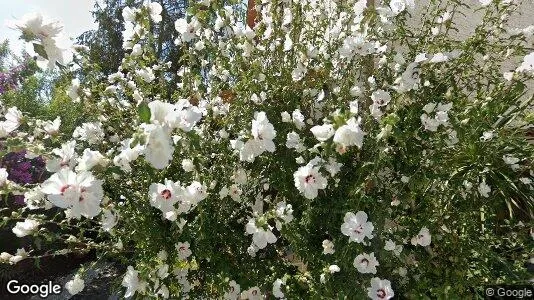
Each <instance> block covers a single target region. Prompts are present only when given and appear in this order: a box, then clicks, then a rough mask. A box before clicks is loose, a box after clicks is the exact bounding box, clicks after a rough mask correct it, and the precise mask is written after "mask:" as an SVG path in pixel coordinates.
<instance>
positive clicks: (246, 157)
mask: <svg viewBox="0 0 534 300" xmlns="http://www.w3.org/2000/svg"><path fill="white" fill-rule="evenodd" d="M250 134H251V135H252V137H251V138H250V139H248V140H247V141H245V142H243V141H242V139H240V138H238V139H236V140H231V145H232V148H233V149H235V150H236V151H237V152H238V153H239V159H240V160H243V161H248V162H253V161H254V159H256V157H258V156H260V155H261V154H262V153H264V152H265V151H267V152H274V151H275V149H276V147H275V144H274V142H273V139H274V138H275V137H276V130H274V127H273V124H271V123H270V122H269V119H267V115H266V114H265V112H263V111H262V112H258V113H255V114H254V120H252V129H251V130H250Z"/></svg>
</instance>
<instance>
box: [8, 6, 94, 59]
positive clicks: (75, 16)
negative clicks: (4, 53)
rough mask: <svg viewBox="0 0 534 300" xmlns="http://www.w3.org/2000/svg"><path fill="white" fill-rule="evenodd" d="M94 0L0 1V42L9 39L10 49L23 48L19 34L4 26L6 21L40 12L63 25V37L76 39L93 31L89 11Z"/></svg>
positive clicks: (17, 49)
mask: <svg viewBox="0 0 534 300" xmlns="http://www.w3.org/2000/svg"><path fill="white" fill-rule="evenodd" d="M94 2H95V0H0V7H1V9H0V40H2V41H3V40H5V39H9V40H10V44H11V46H12V47H11V48H12V49H13V50H15V51H19V50H21V49H23V48H24V44H23V42H21V41H19V40H18V37H19V33H18V32H17V31H16V30H12V29H10V28H8V27H7V26H6V21H9V20H13V19H18V18H21V17H22V16H23V15H25V14H26V13H29V12H41V13H42V14H43V15H45V16H48V17H50V18H52V19H56V20H58V21H60V22H62V23H63V24H64V26H65V27H64V30H65V35H66V36H68V37H76V36H78V35H80V34H81V33H83V32H84V31H86V30H90V29H95V28H96V24H95V23H94V22H93V19H92V16H91V13H90V11H91V10H92V9H93V5H94Z"/></svg>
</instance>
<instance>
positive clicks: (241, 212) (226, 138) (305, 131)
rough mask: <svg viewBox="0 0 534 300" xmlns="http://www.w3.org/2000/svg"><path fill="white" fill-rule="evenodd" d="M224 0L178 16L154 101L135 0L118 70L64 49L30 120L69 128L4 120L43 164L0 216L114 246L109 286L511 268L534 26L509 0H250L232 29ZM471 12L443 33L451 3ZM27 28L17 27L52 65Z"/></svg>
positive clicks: (13, 113) (432, 288)
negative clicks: (173, 47) (58, 73)
mask: <svg viewBox="0 0 534 300" xmlns="http://www.w3.org/2000/svg"><path fill="white" fill-rule="evenodd" d="M223 2H225V1H201V2H200V3H196V4H192V5H191V7H190V9H189V11H188V14H187V17H186V18H184V19H179V20H176V23H175V27H176V30H177V35H176V36H177V40H176V43H177V45H179V46H180V47H181V50H182V51H183V55H182V56H181V58H180V59H181V60H180V61H181V64H182V69H181V70H180V71H179V72H178V75H179V76H180V78H181V82H180V83H179V84H178V86H177V87H176V90H175V91H174V94H173V96H172V97H170V98H162V97H161V95H165V94H166V92H167V83H168V82H167V81H168V80H170V79H169V78H168V77H166V76H165V75H164V74H165V72H166V70H167V68H169V67H170V66H169V64H167V62H165V61H159V60H158V59H157V58H156V57H157V55H156V50H155V49H153V48H152V47H151V45H152V44H153V43H151V41H152V40H153V39H155V38H157V37H156V36H153V35H152V34H150V32H154V31H152V30H150V29H151V28H154V27H157V26H158V24H159V22H160V21H161V6H160V5H159V4H157V3H149V4H145V5H143V6H140V7H137V8H130V7H127V8H125V9H124V11H123V17H124V20H125V31H124V32H123V38H124V42H123V47H124V50H125V51H126V53H127V54H126V55H125V57H124V60H123V62H122V65H121V67H120V68H119V70H118V71H117V73H115V74H111V75H109V76H108V77H107V78H101V75H100V74H98V72H95V71H94V70H93V69H92V68H91V62H90V61H88V60H87V59H85V58H84V53H86V50H84V49H83V48H81V47H78V48H77V51H76V53H75V56H74V58H75V59H74V64H77V65H79V66H80V67H81V71H80V70H78V71H77V72H78V74H81V75H82V76H80V79H81V83H80V80H77V79H74V80H73V81H72V83H71V84H70V85H69V84H68V83H69V80H70V78H71V77H69V76H70V75H69V74H70V73H69V72H68V71H69V69H68V68H63V71H62V72H65V73H64V75H62V76H64V77H61V80H63V81H60V83H58V84H57V85H56V86H55V87H54V89H52V96H53V99H54V101H55V102H53V103H51V104H50V106H49V111H50V112H53V115H49V120H53V119H54V117H55V116H61V120H62V126H63V125H64V123H63V122H65V124H66V128H67V129H65V128H63V129H62V130H61V131H58V132H53V133H50V132H49V131H47V130H46V129H45V128H44V125H43V123H42V122H39V121H37V120H36V119H35V118H32V117H31V116H24V117H22V115H21V114H20V112H19V111H18V110H16V109H11V110H9V111H8V112H7V113H6V121H4V123H2V126H3V128H5V131H6V132H7V133H6V137H7V139H6V145H7V146H8V147H13V148H15V147H22V146H23V147H25V148H26V149H28V151H30V152H33V153H35V154H40V155H43V156H45V157H46V158H47V159H48V161H47V169H48V170H49V171H50V172H51V173H52V175H51V177H50V178H49V179H48V180H46V181H45V182H44V183H42V184H40V185H36V186H31V185H26V186H19V185H15V184H13V183H9V182H8V183H7V184H3V186H4V193H16V192H19V193H20V192H23V191H24V192H26V194H25V198H26V202H27V206H28V207H26V208H23V209H20V210H18V211H15V212H9V214H5V218H4V221H3V224H4V226H12V227H14V229H13V232H14V233H15V234H17V235H18V236H26V235H32V236H33V237H34V238H35V239H37V240H46V241H55V242H57V241H60V242H61V243H63V245H64V246H65V249H67V250H68V251H87V250H89V249H94V250H96V251H98V253H99V257H108V258H113V259H117V260H119V261H121V262H122V263H124V265H125V266H129V267H128V269H127V272H126V274H125V276H124V278H122V279H121V280H122V281H120V280H119V281H117V282H116V283H115V284H116V286H117V287H118V286H119V285H122V286H123V287H125V288H126V291H125V294H124V296H125V297H130V296H132V295H135V296H139V297H144V296H149V297H164V298H169V297H170V298H175V299H176V298H186V297H190V298H194V299H197V298H223V297H224V298H227V299H238V298H240V299H259V298H262V297H268V298H272V297H276V298H288V299H307V298H313V299H315V298H317V299H319V298H321V299H324V298H329V299H333V298H339V299H341V298H347V299H361V298H365V297H366V296H369V297H370V298H372V299H389V298H391V297H393V295H395V296H398V297H399V298H405V297H406V298H410V299H422V298H469V297H473V298H476V297H477V296H476V295H479V296H480V297H482V294H480V292H481V290H482V288H483V285H485V284H499V283H508V284H511V283H525V282H527V281H528V280H529V279H530V277H531V275H530V274H529V273H528V272H527V269H526V268H525V264H526V263H527V262H528V261H529V260H530V255H531V251H532V239H533V237H532V213H533V212H532V205H533V195H534V193H533V189H534V186H533V183H532V178H533V177H534V173H533V161H532V157H534V145H532V144H529V143H528V141H527V140H526V138H525V129H526V128H528V127H529V126H531V125H532V124H531V119H529V118H531V116H530V117H529V115H528V112H529V108H531V107H532V100H533V98H532V97H531V96H530V94H531V93H529V91H528V88H527V84H529V83H532V78H533V72H534V66H533V64H534V54H533V53H530V54H529V52H531V51H532V50H531V47H532V32H533V31H534V28H532V27H529V28H526V29H523V30H521V29H514V28H510V27H509V25H508V20H509V19H511V18H513V16H514V14H515V13H516V11H515V10H516V9H517V4H516V3H510V2H511V1H481V3H477V4H474V5H473V6H472V7H471V6H468V5H466V4H464V3H463V2H462V1H453V0H450V1H444V2H446V3H441V2H443V1H431V5H430V6H429V7H428V9H427V10H426V12H425V14H424V16H423V19H422V22H421V23H422V26H421V27H420V28H415V27H413V26H409V25H407V24H408V21H409V20H410V18H411V15H410V13H411V12H412V11H413V5H414V4H413V1H409V0H392V1H383V3H378V1H377V3H375V1H365V0H360V1H306V0H301V1H293V2H291V1H270V0H264V1H261V3H259V2H260V1H258V3H257V5H256V10H257V11H258V16H257V20H256V21H257V23H256V25H255V27H254V28H253V29H251V28H248V27H244V25H243V23H242V22H241V21H242V19H241V17H240V16H241V14H240V12H239V9H238V8H237V7H236V5H237V4H236V5H234V6H230V5H227V6H224V5H223ZM226 2H228V1H226ZM226 2H225V4H227V3H226ZM235 2H236V3H237V1H235ZM475 10H477V11H481V12H482V13H483V15H484V16H483V18H482V22H481V23H480V24H478V25H477V26H476V28H475V29H474V33H473V34H472V35H470V36H468V37H467V38H466V39H462V40H458V39H456V38H455V37H454V34H453V32H454V30H455V26H456V25H455V16H457V15H459V14H469V13H473V12H474V11H475ZM36 18H37V19H38V17H36V16H31V17H29V20H34V21H35V20H36ZM43 22H44V23H42V24H43V25H46V24H47V23H46V22H45V21H43ZM34 23H35V22H34ZM34 23H31V22H26V23H24V21H22V23H20V24H19V28H20V29H21V30H22V32H23V33H24V35H23V37H24V38H26V40H27V41H33V42H36V43H41V44H44V45H49V44H52V45H55V46H56V48H54V47H52V48H51V49H48V50H47V51H46V53H42V55H44V56H43V57H41V58H42V59H44V62H45V65H46V63H47V62H52V64H48V66H51V65H53V63H54V62H55V61H56V60H57V62H58V63H63V64H65V63H66V61H65V57H66V56H65V51H68V50H65V49H63V48H61V47H59V46H57V45H56V44H55V43H54V41H55V40H53V39H52V40H48V39H50V37H44V38H43V37H41V36H35V35H32V32H33V30H35V28H33V27H32V26H31V25H28V24H34ZM52 27H53V26H52ZM52 36H53V35H52ZM37 48H38V47H37ZM36 50H39V49H36ZM509 60H512V61H515V60H518V61H519V63H515V62H514V63H515V65H514V67H513V70H512V71H509V72H504V73H503V66H504V65H505V64H506V63H508V61H509ZM67 78H69V80H68V79H67ZM67 97H68V98H67ZM69 99H70V100H69ZM70 101H72V102H70ZM71 112H72V113H71ZM69 126H70V127H69ZM40 127H43V130H40ZM36 128H37V129H38V130H36ZM10 129H12V130H10ZM22 132H28V133H30V135H23V134H21V133H22ZM49 136H52V139H49V138H48V137H49ZM56 147H57V148H56ZM54 148H55V149H54ZM51 206H57V207H59V208H61V209H57V208H51V209H52V210H54V209H57V211H55V212H56V213H54V214H53V215H54V217H53V218H52V219H50V214H47V215H44V214H43V211H42V209H44V208H50V207H51ZM35 209H37V210H35ZM45 216H46V217H45ZM22 220H25V221H24V222H21V221H22ZM17 221H18V222H17ZM49 222H52V223H55V224H57V225H58V226H59V227H58V229H55V230H50V229H49V228H48V227H46V226H42V225H43V224H47V223H49ZM72 230H77V231H75V232H77V234H76V236H74V235H72V232H73V231H72ZM65 233H66V234H65ZM26 251H30V250H28V249H26ZM31 251H32V252H30V255H29V256H30V257H32V256H39V255H41V254H42V253H44V252H46V251H47V250H46V248H40V249H38V248H36V249H32V250H31ZM60 251H61V250H60ZM58 253H61V252H58ZM20 255H22V254H19V256H20ZM24 255H26V254H24ZM5 257H8V255H7V254H6V255H5ZM5 261H6V263H8V262H9V261H10V259H9V257H8V258H7V259H5ZM85 270H86V269H83V268H82V269H81V270H80V277H76V278H74V279H73V280H72V281H70V282H69V283H68V285H67V289H68V290H69V292H71V293H72V294H76V293H78V292H80V290H81V289H83V285H84V284H83V283H84V282H83V276H84V272H85ZM141 295H143V296H141Z"/></svg>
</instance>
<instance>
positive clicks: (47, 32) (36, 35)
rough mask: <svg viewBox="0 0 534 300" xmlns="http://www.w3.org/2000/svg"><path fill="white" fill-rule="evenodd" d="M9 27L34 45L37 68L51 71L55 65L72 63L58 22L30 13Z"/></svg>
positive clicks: (70, 52) (68, 48)
mask: <svg viewBox="0 0 534 300" xmlns="http://www.w3.org/2000/svg"><path fill="white" fill-rule="evenodd" d="M11 27H13V28H16V29H18V30H20V31H21V32H22V38H23V39H24V40H25V41H27V42H32V43H34V50H35V52H37V54H39V57H38V59H37V64H38V65H39V67H41V68H43V69H46V68H47V69H52V68H54V67H55V65H56V63H59V64H61V65H66V64H68V63H70V62H71V61H72V51H71V49H70V45H69V43H68V42H67V41H66V39H65V38H64V37H63V35H62V31H63V26H62V25H61V24H60V23H59V22H56V21H52V20H48V19H46V18H45V17H43V15H41V14H39V13H30V14H27V15H25V16H23V17H22V19H20V20H18V21H16V22H13V23H12V24H11Z"/></svg>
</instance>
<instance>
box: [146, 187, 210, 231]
mask: <svg viewBox="0 0 534 300" xmlns="http://www.w3.org/2000/svg"><path fill="white" fill-rule="evenodd" d="M149 195H150V205H152V206H153V207H155V208H157V209H159V210H161V212H162V214H163V217H164V218H165V219H167V220H170V221H175V220H176V217H177V216H178V215H180V214H184V213H187V212H189V211H190V210H192V209H193V208H195V207H196V206H197V205H198V203H199V202H200V201H202V200H204V199H205V198H206V197H207V196H208V195H207V187H206V186H204V185H202V184H201V183H200V182H197V181H194V182H192V183H191V184H190V185H188V186H186V187H182V186H181V185H180V182H172V181H171V180H168V179H166V180H165V183H164V184H161V183H152V184H151V185H150V188H149ZM177 203H178V207H176V206H175V205H176V204H177Z"/></svg>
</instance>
